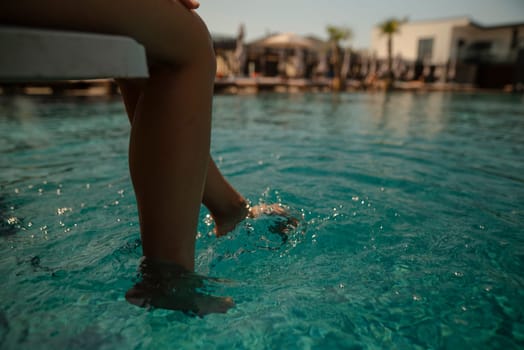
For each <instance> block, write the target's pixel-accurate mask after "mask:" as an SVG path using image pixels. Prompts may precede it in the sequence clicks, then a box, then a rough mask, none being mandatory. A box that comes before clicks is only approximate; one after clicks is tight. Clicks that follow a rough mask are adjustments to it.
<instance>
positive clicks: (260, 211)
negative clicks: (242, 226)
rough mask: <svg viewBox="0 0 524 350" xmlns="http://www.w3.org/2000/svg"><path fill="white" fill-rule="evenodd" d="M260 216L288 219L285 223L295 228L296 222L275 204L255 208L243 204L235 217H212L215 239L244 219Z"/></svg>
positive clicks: (281, 207) (280, 206)
mask: <svg viewBox="0 0 524 350" xmlns="http://www.w3.org/2000/svg"><path fill="white" fill-rule="evenodd" d="M262 215H277V216H281V217H283V218H286V219H288V220H287V222H288V223H291V224H292V225H293V226H296V224H297V220H296V219H294V218H291V216H290V215H289V212H288V211H287V209H286V208H284V207H283V206H282V205H280V204H278V203H275V204H259V205H255V206H249V205H247V203H244V205H243V206H241V207H240V208H239V209H238V211H237V212H236V214H235V215H231V216H229V217H214V216H213V220H214V221H215V230H214V231H215V234H216V235H217V237H220V236H224V235H226V234H228V233H229V232H231V231H233V230H234V229H235V227H236V226H237V225H238V224H239V223H240V222H242V221H243V220H244V219H246V218H251V219H255V218H258V217H260V216H262Z"/></svg>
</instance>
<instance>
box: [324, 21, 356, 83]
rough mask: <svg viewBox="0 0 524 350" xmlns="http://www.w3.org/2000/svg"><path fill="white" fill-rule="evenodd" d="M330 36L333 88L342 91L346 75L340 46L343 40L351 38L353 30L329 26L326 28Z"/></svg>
mask: <svg viewBox="0 0 524 350" xmlns="http://www.w3.org/2000/svg"><path fill="white" fill-rule="evenodd" d="M326 30H327V32H328V36H329V42H330V43H331V49H332V53H331V54H332V56H331V59H332V62H333V71H334V77H333V83H332V88H333V90H334V91H340V90H343V89H344V88H345V82H346V77H342V49H341V47H340V42H341V41H348V40H351V38H352V37H353V32H352V31H351V29H350V28H348V27H338V26H331V25H330V26H327V28H326Z"/></svg>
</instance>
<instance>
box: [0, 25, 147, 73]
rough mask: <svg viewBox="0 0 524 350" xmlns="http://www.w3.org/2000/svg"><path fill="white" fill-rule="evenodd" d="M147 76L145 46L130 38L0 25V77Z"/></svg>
mask: <svg viewBox="0 0 524 350" xmlns="http://www.w3.org/2000/svg"><path fill="white" fill-rule="evenodd" d="M147 76H148V69H147V60H146V53H145V50H144V47H143V46H142V45H140V44H139V43H138V42H136V41H135V40H133V39H131V38H127V37H123V36H115V35H102V34H93V33H82V32H72V31H58V30H48V29H35V28H25V27H11V26H0V81H4V82H20V81H54V80H88V79H102V78H144V77H147Z"/></svg>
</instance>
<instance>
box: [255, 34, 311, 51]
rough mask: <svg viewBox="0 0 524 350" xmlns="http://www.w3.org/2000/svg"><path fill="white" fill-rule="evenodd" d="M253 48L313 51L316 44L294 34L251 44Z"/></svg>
mask: <svg viewBox="0 0 524 350" xmlns="http://www.w3.org/2000/svg"><path fill="white" fill-rule="evenodd" d="M251 45H253V46H258V47H264V48H273V49H313V48H315V46H316V44H315V43H314V42H313V41H312V40H309V39H307V38H304V37H302V36H300V35H297V34H294V33H283V34H276V35H272V36H269V37H267V38H264V39H261V40H258V41H255V42H253V43H251Z"/></svg>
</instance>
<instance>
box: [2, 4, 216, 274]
mask: <svg viewBox="0 0 524 350" xmlns="http://www.w3.org/2000/svg"><path fill="white" fill-rule="evenodd" d="M0 22H3V23H12V24H25V25H34V26H48V27H53V28H64V29H76V30H86V31H95V32H101V33H112V34H122V35H128V36H131V37H133V38H135V39H136V40H137V41H139V42H141V43H142V44H143V45H144V46H145V48H146V51H147V53H148V55H149V56H150V57H152V58H153V59H154V60H155V61H156V62H162V64H161V65H157V66H156V67H152V69H151V74H150V75H151V76H150V78H149V79H148V80H147V83H146V84H145V87H144V90H143V92H142V95H141V96H140V99H139V102H138V104H137V106H136V108H137V109H136V112H135V118H134V120H133V126H132V132H131V141H130V152H129V153H130V169H131V176H132V179H133V184H134V187H135V193H136V196H137V202H138V210H139V215H140V224H141V234H142V241H143V248H144V255H146V256H147V257H150V258H153V259H157V260H163V261H169V262H174V263H177V264H180V265H181V266H183V267H185V268H186V269H189V270H193V268H194V244H195V234H196V226H197V222H198V214H199V209H200V203H201V200H202V192H203V188H204V181H205V178H206V172H207V167H208V163H209V143H210V140H209V139H210V126H211V99H212V94H213V79H214V75H215V64H216V62H215V58H214V54H213V48H212V43H211V40H210V38H209V33H208V32H207V29H206V27H205V25H204V24H203V23H202V21H201V20H200V19H199V18H198V17H197V16H196V15H195V14H194V13H192V12H190V11H188V10H187V9H185V8H184V7H183V6H182V5H181V4H179V3H176V2H171V1H166V0H148V1H143V0H111V1H106V0H82V1H69V0H46V1H41V0H17V1H9V2H7V1H2V2H1V3H0Z"/></svg>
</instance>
